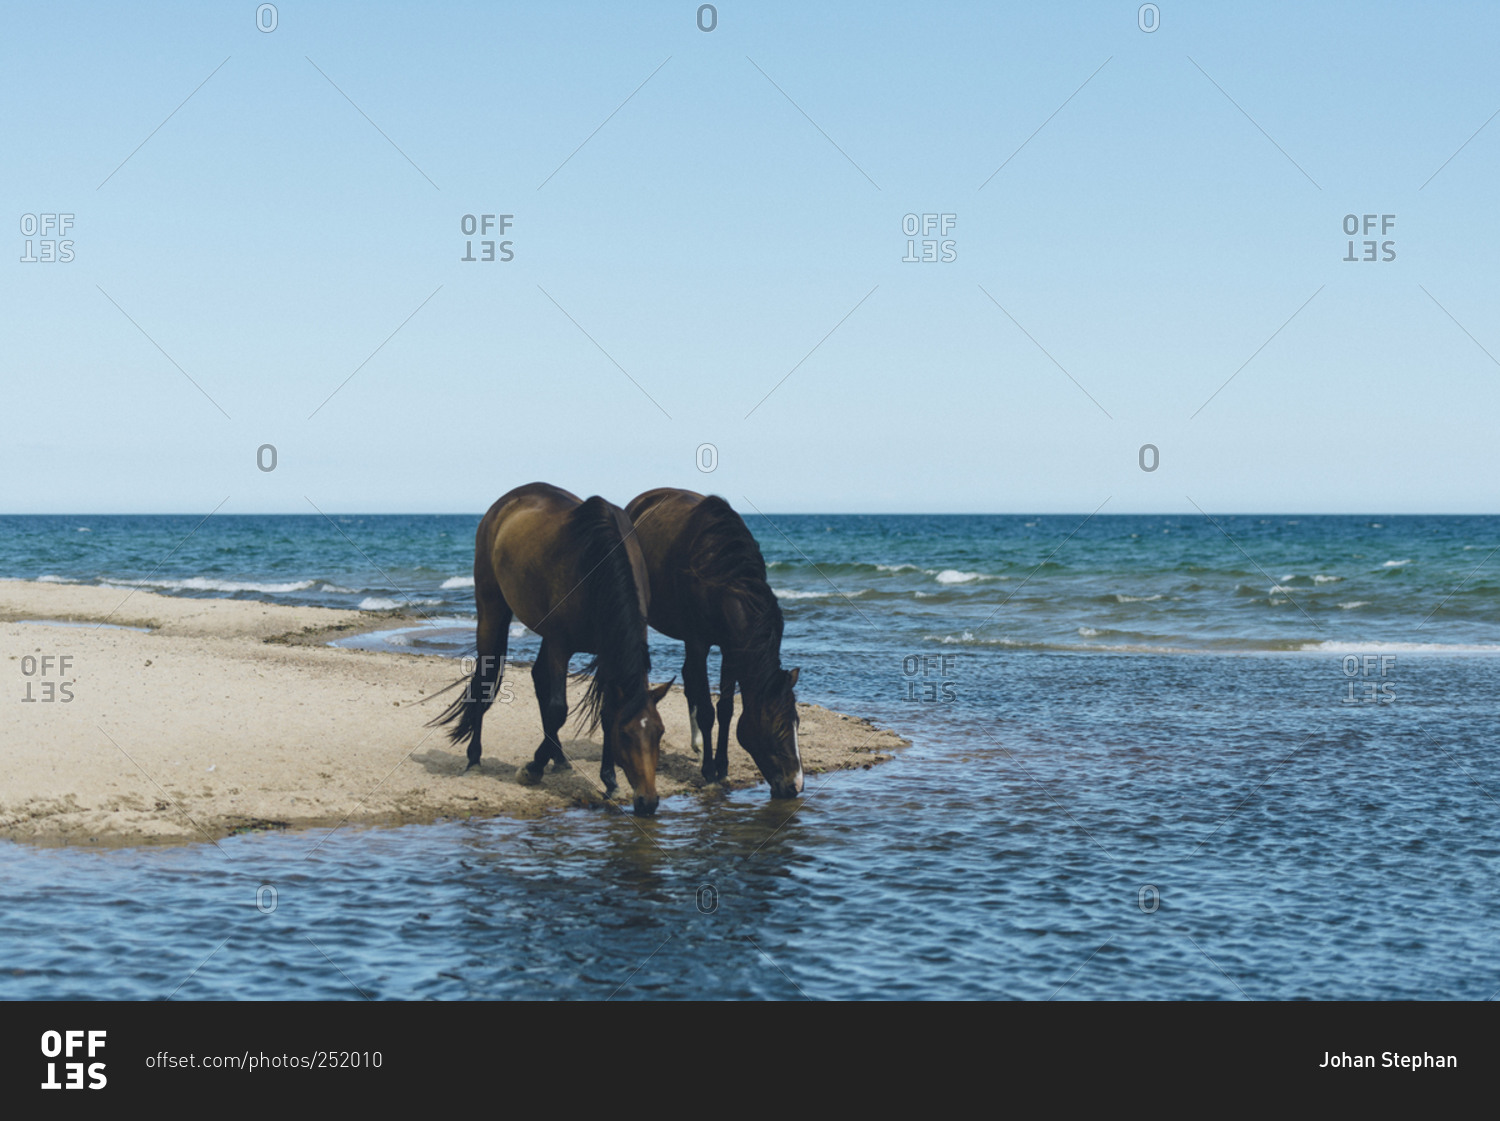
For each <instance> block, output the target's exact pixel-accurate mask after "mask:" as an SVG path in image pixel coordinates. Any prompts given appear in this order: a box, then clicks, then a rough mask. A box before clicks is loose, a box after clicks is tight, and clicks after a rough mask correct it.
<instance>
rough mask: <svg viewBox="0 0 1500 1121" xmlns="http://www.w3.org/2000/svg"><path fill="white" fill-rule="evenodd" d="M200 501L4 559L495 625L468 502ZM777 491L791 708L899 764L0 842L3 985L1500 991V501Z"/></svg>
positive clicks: (318, 991) (661, 645)
mask: <svg viewBox="0 0 1500 1121" xmlns="http://www.w3.org/2000/svg"><path fill="white" fill-rule="evenodd" d="M198 520H199V519H196V518H180V519H178V518H103V517H100V518H79V517H66V518H4V519H0V529H3V530H4V531H5V532H4V533H3V534H0V542H3V544H0V575H6V576H17V577H25V578H28V579H37V578H42V577H48V578H53V579H60V580H78V581H83V582H88V583H98V582H106V583H114V584H117V585H119V586H120V587H121V588H122V589H128V588H131V587H149V588H152V589H154V590H161V591H168V592H171V593H174V594H186V595H234V596H238V597H250V598H262V599H269V600H274V601H278V602H318V603H327V604H329V605H336V606H357V605H358V604H360V603H367V602H368V603H369V604H370V605H371V606H378V605H383V604H382V603H380V602H379V601H389V602H394V603H415V604H416V606H417V608H418V609H420V610H421V611H423V612H426V613H427V614H428V615H430V616H431V619H432V620H433V621H434V622H435V623H436V624H437V625H427V624H426V623H424V624H423V625H422V626H420V627H419V628H417V629H403V630H401V631H400V632H399V633H394V634H391V635H388V636H386V637H385V638H384V639H380V640H377V641H379V642H383V643H385V644H388V645H392V646H394V648H406V649H430V650H434V651H440V652H447V653H454V654H456V653H460V652H461V651H462V649H463V647H464V646H465V645H466V644H467V642H469V641H471V638H472V636H471V633H470V632H468V631H467V627H468V622H467V620H466V618H465V614H466V611H469V610H470V605H469V602H468V598H467V597H468V595H469V594H470V589H469V588H468V587H466V586H465V578H466V576H467V572H468V569H469V565H470V560H471V555H472V554H471V550H472V533H473V528H474V526H475V524H476V523H477V516H475V517H467V516H466V517H451V518H442V517H388V518H387V517H335V518H334V519H333V523H330V522H329V521H326V520H324V519H322V518H318V517H316V516H313V517H306V518H303V517H285V518H276V517H268V518H251V517H244V518H220V517H215V518H211V519H209V520H208V521H207V522H205V523H203V525H202V526H201V527H200V528H198V529H197V530H196V532H193V533H192V534H191V535H190V536H189V531H191V530H193V528H194V525H195V524H196V523H197V521H198ZM749 520H750V523H751V526H752V528H753V529H754V530H755V531H756V532H757V535H758V536H759V538H760V540H761V543H762V547H763V549H764V550H765V553H766V556H767V559H768V561H770V564H771V569H770V575H771V582H772V584H773V586H775V587H776V588H777V590H778V592H779V594H780V595H781V596H782V606H783V609H784V611H785V612H786V616H787V642H786V660H787V663H788V664H800V665H801V666H802V678H801V686H800V688H799V695H800V696H801V698H802V699H804V700H809V701H816V702H818V703H822V704H827V705H830V706H832V707H835V708H839V709H842V710H844V711H849V712H854V713H858V714H860V715H866V716H870V717H872V718H874V719H876V720H877V721H878V722H879V723H881V724H883V725H885V726H888V727H892V728H894V729H896V730H897V731H899V732H900V733H901V734H903V735H905V736H907V737H908V738H910V739H911V740H912V742H913V746H912V747H911V748H910V749H909V750H907V751H905V752H904V753H902V754H901V755H900V756H899V757H898V758H897V759H896V760H894V761H893V762H891V763H888V764H885V765H882V766H880V767H877V768H875V769H873V770H870V771H856V772H847V773H839V774H834V775H826V776H814V778H813V779H812V780H811V781H810V783H809V789H808V793H807V796H806V797H805V798H804V799H803V800H802V801H801V802H800V803H794V804H792V805H788V804H785V803H780V802H776V803H773V802H771V801H770V800H769V799H767V797H766V795H765V791H764V789H763V788H762V789H752V790H745V791H737V792H733V793H731V794H729V795H727V796H723V797H719V798H709V799H703V800H699V799H677V800H675V801H668V802H666V803H664V804H663V807H662V811H661V813H660V815H659V816H658V817H657V818H655V819H652V820H649V821H638V820H636V819H634V818H633V817H631V816H630V815H625V814H613V813H604V812H590V811H584V810H576V811H575V810H569V811H559V812H558V813H556V814H554V815H550V816H549V817H547V818H544V819H543V820H541V821H535V822H512V821H503V820H496V821H488V822H470V823H464V824H451V825H437V826H427V827H407V828H401V829H389V830H359V829H351V828H347V827H346V828H344V829H342V830H339V831H337V832H336V833H334V834H333V835H332V836H330V837H328V838H327V839H326V840H323V836H322V834H297V835H267V836H247V837H237V838H231V839H229V840H227V841H224V842H221V845H220V846H219V848H217V849H216V848H214V847H213V846H191V847H184V848H177V849H172V850H130V851H117V852H103V853H99V852H83V851H67V850H37V849H31V848H27V847H24V846H18V845H5V846H4V849H5V856H6V865H5V867H6V873H5V877H6V881H7V902H8V906H7V907H6V908H5V909H4V911H3V912H0V996H3V997H6V998H21V997H51V996H58V997H61V996H100V997H158V996H166V995H171V994H173V993H175V995H176V998H177V999H186V998H193V999H208V998H216V997H296V996H304V997H318V998H325V997H326V998H344V997H353V998H355V999H358V998H359V997H360V995H361V994H362V993H363V994H364V995H369V996H372V997H386V998H418V997H442V998H465V997H481V998H482V997H505V996H537V997H546V996H570V997H590V998H600V999H604V998H609V997H614V998H616V999H624V998H627V997H683V998H692V997H714V996H743V997H768V998H792V999H800V998H802V997H804V996H805V997H810V998H829V997H878V996H886V997H895V996H924V997H926V996H930V997H973V996H1004V997H1019V998H1042V999H1045V998H1048V997H1051V996H1054V995H1056V996H1057V997H1058V998H1060V999H1062V998H1069V997H1089V998H1110V997H1145V998H1153V997H1167V998H1170V997H1182V998H1206V999H1216V998H1224V999H1243V998H1245V997H1249V998H1253V999H1262V998H1281V997H1314V998H1332V997H1360V996H1373V997H1440V998H1453V999H1484V998H1487V997H1489V996H1491V995H1493V994H1494V993H1495V991H1496V990H1497V989H1500V976H1497V973H1496V969H1495V965H1494V962H1495V960H1496V950H1497V948H1500V946H1497V943H1500V936H1497V934H1496V931H1497V930H1500V921H1497V920H1500V900H1497V893H1496V891H1495V889H1494V884H1495V882H1496V873H1497V871H1500V825H1497V821H1500V816H1497V809H1500V804H1497V802H1496V798H1500V760H1497V757H1496V750H1495V747H1496V743H1495V734H1494V698H1495V696H1496V695H1497V686H1500V660H1497V659H1495V658H1493V657H1492V656H1491V655H1492V654H1494V653H1496V652H1500V578H1497V577H1496V576H1495V575H1494V573H1492V572H1491V569H1490V566H1489V563H1486V562H1488V561H1489V558H1490V554H1491V551H1492V550H1494V549H1495V548H1496V546H1497V544H1500V519H1495V518H1487V517H1467V518H1465V517H1403V518H1378V517H1377V518H1371V517H1357V518H1356V517H1351V518H1330V517H1296V516H1291V517H1271V516H1264V517H1245V516H1236V517H1223V518H1216V519H1215V521H1216V522H1217V524H1214V523H1213V522H1210V521H1209V520H1208V519H1206V518H1204V517H1202V516H1199V515H1196V514H1195V515H1194V516H1192V517H1186V516H1182V517H1105V516H1102V515H1101V516H1099V517H1096V518H1092V519H1088V520H1087V521H1085V519H1084V516H1083V515H1079V516H1077V517H1071V518H1070V517H1061V516H1049V517H1029V518H1028V517H925V516H923V517H917V516H912V517H901V516H888V517H837V516H829V517H824V516H773V517H772V518H771V519H770V520H769V521H766V520H762V519H759V518H754V517H752V518H751V519H749ZM84 531H87V532H84ZM174 549H175V552H174V551H173V550H174ZM168 554H170V559H168V560H166V561H163V558H164V557H167V556H168ZM445 585H446V586H445ZM122 595H123V591H122ZM530 641H531V639H530V637H529V636H525V635H522V636H520V637H518V639H517V640H516V641H514V642H513V644H512V649H513V650H514V651H515V656H517V657H520V658H525V657H526V656H527V653H528V651H529V650H530V649H534V647H531V646H528V643H529V642H530ZM653 659H654V664H655V667H656V671H655V672H656V675H657V676H659V677H661V678H665V677H667V676H670V675H671V674H672V673H673V672H674V671H675V670H676V667H677V663H678V661H680V652H679V651H678V650H677V649H675V647H674V645H673V644H671V643H667V642H663V641H656V642H654V643H653ZM319 841H322V842H323V843H322V844H319ZM268 888H274V900H275V906H274V909H272V910H270V911H269V913H263V912H264V907H265V905H266V903H267V901H268V900H269V899H271V898H272V893H270V892H268V890H267V889H268ZM257 893H259V895H258V894H257ZM258 899H259V901H260V903H261V904H262V907H261V908H259V909H258V908H257V900H258ZM205 958H206V959H207V962H206V964H204V959H205ZM195 967H196V972H194V970H195Z"/></svg>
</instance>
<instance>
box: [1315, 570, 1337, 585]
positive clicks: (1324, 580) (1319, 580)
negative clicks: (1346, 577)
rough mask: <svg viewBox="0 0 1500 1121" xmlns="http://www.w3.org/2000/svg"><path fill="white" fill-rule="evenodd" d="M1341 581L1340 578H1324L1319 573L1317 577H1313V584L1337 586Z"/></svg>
mask: <svg viewBox="0 0 1500 1121" xmlns="http://www.w3.org/2000/svg"><path fill="white" fill-rule="evenodd" d="M1342 579H1343V577H1342V576H1324V575H1323V574H1322V573H1321V572H1320V573H1318V575H1316V576H1314V577H1313V583H1314V584H1337V583H1338V582H1339V581H1340V580H1342Z"/></svg>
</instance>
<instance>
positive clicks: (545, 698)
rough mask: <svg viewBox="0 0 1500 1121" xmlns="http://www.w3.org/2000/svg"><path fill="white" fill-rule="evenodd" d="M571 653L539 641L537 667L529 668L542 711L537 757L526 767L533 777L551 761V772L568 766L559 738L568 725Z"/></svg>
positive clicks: (550, 643)
mask: <svg viewBox="0 0 1500 1121" xmlns="http://www.w3.org/2000/svg"><path fill="white" fill-rule="evenodd" d="M570 653H571V652H570V651H567V650H562V649H559V648H558V646H557V644H556V643H554V642H552V641H551V640H549V639H545V638H544V639H542V648H541V650H540V651H538V652H537V656H536V665H534V666H532V667H531V682H532V684H533V685H535V686H536V703H537V707H538V708H540V709H541V712H542V742H541V744H540V745H539V746H538V747H537V749H536V755H534V756H533V757H532V760H531V762H530V763H527V764H526V771H527V772H528V773H529V774H530V775H531V777H532V778H540V777H541V775H542V772H543V771H545V770H546V769H547V760H548V759H551V760H552V761H553V770H557V771H566V770H567V769H568V768H569V767H570V766H571V764H569V762H568V757H567V756H566V755H564V754H563V749H562V740H561V739H560V738H559V735H560V733H561V732H562V726H563V725H564V724H566V723H567V722H568V658H569V656H570Z"/></svg>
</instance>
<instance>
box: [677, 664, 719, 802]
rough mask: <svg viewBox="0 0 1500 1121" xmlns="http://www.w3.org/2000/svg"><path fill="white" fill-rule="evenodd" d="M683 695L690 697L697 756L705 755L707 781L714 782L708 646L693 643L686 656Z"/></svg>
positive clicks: (690, 722)
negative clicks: (710, 747) (708, 748)
mask: <svg viewBox="0 0 1500 1121" xmlns="http://www.w3.org/2000/svg"><path fill="white" fill-rule="evenodd" d="M682 691H683V692H684V693H686V694H687V703H688V724H689V726H690V728H689V730H690V732H691V734H692V741H693V754H694V755H697V754H698V752H699V751H703V777H704V778H706V779H708V780H709V781H712V780H713V777H714V776H713V752H712V751H707V750H704V749H705V748H706V746H707V745H708V743H709V741H710V739H711V738H712V736H713V731H714V698H713V694H712V693H710V692H709V689H708V646H707V645H706V644H704V643H701V642H698V641H696V640H689V641H688V642H687V643H686V644H685V647H684V649H683V653H682Z"/></svg>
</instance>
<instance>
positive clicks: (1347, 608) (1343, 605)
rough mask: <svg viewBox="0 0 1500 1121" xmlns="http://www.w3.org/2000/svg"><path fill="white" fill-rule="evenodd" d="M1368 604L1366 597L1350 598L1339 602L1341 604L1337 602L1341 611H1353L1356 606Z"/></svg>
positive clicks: (1367, 605) (1366, 605)
mask: <svg viewBox="0 0 1500 1121" xmlns="http://www.w3.org/2000/svg"><path fill="white" fill-rule="evenodd" d="M1369 606H1370V601H1369V600H1367V599H1351V600H1350V601H1349V602H1348V603H1341V604H1339V610H1341V611H1353V610H1354V609H1355V608H1356V607H1369Z"/></svg>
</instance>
